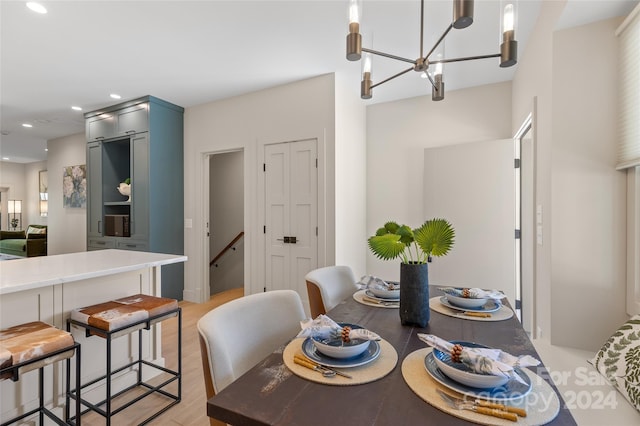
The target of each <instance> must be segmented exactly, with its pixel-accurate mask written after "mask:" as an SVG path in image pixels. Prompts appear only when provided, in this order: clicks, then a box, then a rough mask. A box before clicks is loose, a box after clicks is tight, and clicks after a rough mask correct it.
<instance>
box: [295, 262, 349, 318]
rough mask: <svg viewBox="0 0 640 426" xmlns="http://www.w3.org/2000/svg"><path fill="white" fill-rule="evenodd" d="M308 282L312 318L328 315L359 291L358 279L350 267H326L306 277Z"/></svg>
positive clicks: (315, 270) (311, 272)
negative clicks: (328, 312)
mask: <svg viewBox="0 0 640 426" xmlns="http://www.w3.org/2000/svg"><path fill="white" fill-rule="evenodd" d="M304 278H305V280H306V282H307V294H308V295H309V309H310V311H311V317H312V318H315V317H317V316H318V315H320V314H326V313H327V311H329V310H331V309H332V308H333V307H335V306H336V305H337V304H338V303H340V302H341V301H343V300H344V299H346V298H347V297H349V296H351V295H353V293H355V292H356V291H357V290H358V287H357V285H356V277H355V275H354V274H353V270H352V269H351V268H350V267H349V266H342V265H337V266H326V267H324V268H319V269H314V270H313V271H310V272H309V273H307V275H306V276H305V277H304Z"/></svg>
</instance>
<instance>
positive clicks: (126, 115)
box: [85, 96, 184, 299]
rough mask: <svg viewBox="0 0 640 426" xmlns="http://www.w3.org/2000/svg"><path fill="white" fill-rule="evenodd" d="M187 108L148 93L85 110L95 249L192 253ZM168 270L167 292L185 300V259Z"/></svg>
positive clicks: (91, 245)
mask: <svg viewBox="0 0 640 426" xmlns="http://www.w3.org/2000/svg"><path fill="white" fill-rule="evenodd" d="M183 113H184V109H183V108H182V107H179V106H177V105H173V104H171V103H168V102H166V101H163V100H161V99H158V98H155V97H153V96H145V97H143V98H139V99H135V100H132V101H128V102H125V103H122V104H118V105H113V106H110V107H108V108H103V109H101V110H99V111H93V112H89V113H86V114H85V120H86V136H87V185H88V198H87V221H88V222H87V250H100V249H106V248H116V249H124V250H136V251H151V252H157V253H169V254H184V235H183V224H184V210H183V200H184V198H183V189H184V183H183V182H184V180H183V174H184V173H183V167H184V166H183V164H184V162H183ZM126 179H131V197H130V199H129V197H127V196H125V195H122V194H120V192H119V191H118V186H119V185H120V183H122V182H125V180H126ZM114 229H115V230H116V231H115V232H114ZM123 230H124V232H122V231H123ZM165 268H166V270H165ZM162 273H163V278H164V279H163V283H162V295H163V296H164V297H172V298H176V299H182V291H183V287H184V282H183V281H184V278H183V275H184V274H183V265H182V264H176V265H168V266H166V267H163V271H162Z"/></svg>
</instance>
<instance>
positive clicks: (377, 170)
mask: <svg viewBox="0 0 640 426" xmlns="http://www.w3.org/2000/svg"><path fill="white" fill-rule="evenodd" d="M511 136H512V135H511V83H510V82H506V83H498V84H491V85H486V86H480V87H474V88H470V89H464V90H457V91H452V92H448V93H446V95H445V100H444V101H440V102H433V101H431V96H430V95H429V96H420V97H416V98H410V99H405V100H401V101H396V102H388V103H382V104H377V105H371V106H369V107H368V108H367V236H370V235H373V234H374V233H375V231H376V229H378V228H379V227H381V226H382V225H383V224H384V223H385V222H387V221H389V220H394V221H396V222H399V223H405V224H407V225H409V226H411V227H417V226H419V225H421V224H422V223H423V222H424V221H425V220H426V219H429V218H427V217H424V214H423V162H424V149H425V148H429V147H437V146H443V145H454V144H459V143H466V142H477V141H486V140H495V139H505V138H509V137H511ZM470 178H472V177H470ZM365 247H366V246H365ZM453 250H455V246H454V248H453ZM367 253H368V257H367V273H369V274H373V275H377V276H380V277H382V278H386V279H392V280H397V279H399V276H400V268H399V267H398V262H395V261H392V262H384V261H381V260H378V259H376V258H375V257H374V256H373V255H372V254H371V253H370V252H369V251H368V250H367ZM430 268H432V269H433V268H437V263H433V264H432V265H431V266H430Z"/></svg>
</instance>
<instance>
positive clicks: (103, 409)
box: [67, 294, 182, 426]
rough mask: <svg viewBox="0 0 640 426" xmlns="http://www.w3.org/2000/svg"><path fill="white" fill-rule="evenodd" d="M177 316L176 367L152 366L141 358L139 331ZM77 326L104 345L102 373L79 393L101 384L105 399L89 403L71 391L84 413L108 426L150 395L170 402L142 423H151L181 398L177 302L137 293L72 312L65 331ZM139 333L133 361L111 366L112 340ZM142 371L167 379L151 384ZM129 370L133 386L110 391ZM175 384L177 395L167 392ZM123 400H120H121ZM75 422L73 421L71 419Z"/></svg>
mask: <svg viewBox="0 0 640 426" xmlns="http://www.w3.org/2000/svg"><path fill="white" fill-rule="evenodd" d="M175 316H177V317H178V336H177V351H178V368H177V369H176V370H172V369H169V368H166V367H164V365H159V364H155V363H154V362H151V361H147V360H145V359H143V358H142V357H143V352H144V351H143V347H142V334H141V333H142V332H143V331H145V330H150V329H151V326H152V325H154V324H156V323H158V322H161V321H164V320H165V319H168V318H172V317H175ZM71 327H78V328H81V329H84V330H85V333H86V336H87V337H90V336H99V337H102V338H104V339H105V342H106V347H105V350H106V365H105V374H104V375H103V376H101V377H99V378H96V379H93V380H91V381H90V382H88V383H85V384H83V385H80V386H78V388H77V389H78V390H79V389H82V388H85V387H87V386H91V385H94V384H96V383H99V382H100V383H102V382H103V383H104V386H105V394H104V399H102V400H101V401H99V402H96V403H92V402H90V401H88V400H86V399H84V398H78V397H77V396H76V393H75V391H74V390H72V391H71V392H70V395H71V397H72V398H74V399H75V400H76V401H79V403H80V404H81V405H84V406H86V407H88V408H87V409H86V410H85V411H83V414H84V412H87V411H89V410H92V411H94V412H96V413H98V414H100V415H102V416H103V417H105V419H106V424H107V426H110V425H111V419H112V417H113V416H115V415H116V414H118V413H120V412H121V411H123V410H125V409H127V408H128V407H130V406H131V405H133V404H135V403H137V402H138V401H140V400H141V399H142V398H144V397H146V396H149V395H151V394H154V393H155V394H156V395H161V396H164V397H166V398H167V399H168V400H169V401H170V402H169V404H166V405H164V406H159V407H158V410H156V411H155V412H154V413H152V414H151V416H150V417H148V418H147V419H146V420H144V421H143V422H142V423H140V424H141V425H142V424H146V423H147V422H150V421H151V420H153V419H155V418H156V417H158V416H159V415H160V414H162V413H164V412H165V411H166V410H168V409H169V408H171V407H172V406H174V405H175V404H178V403H179V402H180V401H181V399H182V360H181V358H182V330H181V329H182V315H181V309H180V307H179V306H178V301H177V300H175V299H169V298H166V297H155V296H149V295H146V294H136V295H133V296H128V297H123V298H121V299H117V300H112V301H109V302H105V303H99V304H96V305H91V306H86V307H84V308H78V309H74V310H72V311H71V316H70V318H69V319H68V321H67V329H68V330H71ZM133 332H137V333H138V339H137V341H138V351H137V355H136V356H134V358H136V359H132V360H131V361H130V362H128V363H126V364H125V365H120V366H118V367H117V368H113V367H112V362H111V355H112V341H113V340H114V339H116V338H118V337H121V336H124V335H127V334H131V333H133ZM143 368H145V370H147V371H156V372H157V373H158V374H166V375H167V376H168V377H169V378H168V379H166V380H164V381H163V382H162V383H160V384H157V385H152V384H151V383H150V382H148V381H146V379H144V377H147V375H146V374H143ZM125 370H129V371H131V372H134V373H135V376H136V379H135V383H133V384H130V385H128V386H126V387H125V388H124V389H122V390H119V391H113V390H112V379H113V377H114V375H116V374H118V373H120V372H122V371H125ZM173 382H177V388H178V389H177V392H170V391H169V390H167V389H165V387H166V386H167V385H169V384H170V383H173ZM134 389H138V390H140V391H143V393H142V394H138V395H137V396H135V397H134V398H133V399H131V398H127V400H128V402H126V403H124V404H122V405H119V406H118V408H113V407H112V402H113V400H114V399H115V398H117V397H120V396H121V395H125V394H126V393H127V392H129V391H130V390H134ZM121 401H122V399H121ZM72 420H74V418H72Z"/></svg>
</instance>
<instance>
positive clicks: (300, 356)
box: [293, 354, 353, 379]
mask: <svg viewBox="0 0 640 426" xmlns="http://www.w3.org/2000/svg"><path fill="white" fill-rule="evenodd" d="M296 360H300V361H301V362H305V363H308V364H312V365H313V366H315V367H318V368H322V369H324V370H328V371H333V372H334V373H336V374H337V375H338V376H342V377H346V378H347V379H352V378H353V377H351V376H350V375H348V374H347V373H343V372H342V371H338V370H335V369H333V368H329V367H327V366H326V365H322V364H320V363H317V362H315V361H313V360H311V359H309V358H307V357H304V356H302V355H298V354H296V355H294V356H293V361H294V362H296Z"/></svg>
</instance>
